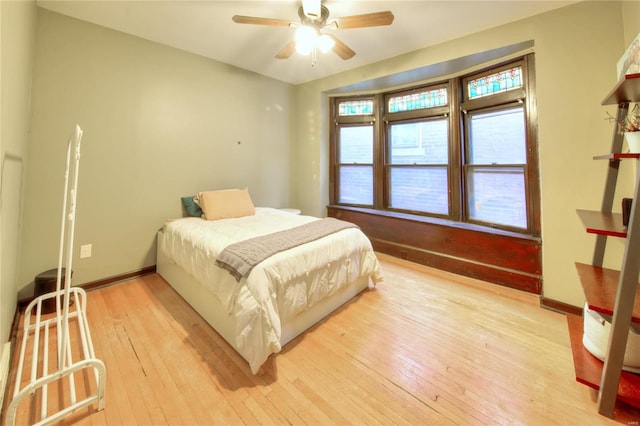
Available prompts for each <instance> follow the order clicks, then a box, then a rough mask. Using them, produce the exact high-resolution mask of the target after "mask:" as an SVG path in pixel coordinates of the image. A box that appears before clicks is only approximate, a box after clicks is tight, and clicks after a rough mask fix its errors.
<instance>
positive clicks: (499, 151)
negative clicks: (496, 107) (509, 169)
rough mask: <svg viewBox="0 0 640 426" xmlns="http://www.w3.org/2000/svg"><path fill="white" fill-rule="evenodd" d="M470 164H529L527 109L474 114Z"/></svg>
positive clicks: (517, 108)
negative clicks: (525, 114) (526, 136)
mask: <svg viewBox="0 0 640 426" xmlns="http://www.w3.org/2000/svg"><path fill="white" fill-rule="evenodd" d="M469 127H470V132H469V135H470V142H469V164H526V162H527V148H526V146H527V143H526V138H525V116H524V108H522V107H515V108H509V109H504V110H500V111H493V112H487V113H480V114H473V115H471V118H470V120H469Z"/></svg>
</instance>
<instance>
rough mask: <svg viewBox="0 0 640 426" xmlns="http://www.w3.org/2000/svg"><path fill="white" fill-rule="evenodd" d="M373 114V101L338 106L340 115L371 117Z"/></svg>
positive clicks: (343, 103)
mask: <svg viewBox="0 0 640 426" xmlns="http://www.w3.org/2000/svg"><path fill="white" fill-rule="evenodd" d="M371 114H373V101H372V100H364V101H344V102H340V103H339V104H338V115H343V116H344V115H346V116H348V115H371Z"/></svg>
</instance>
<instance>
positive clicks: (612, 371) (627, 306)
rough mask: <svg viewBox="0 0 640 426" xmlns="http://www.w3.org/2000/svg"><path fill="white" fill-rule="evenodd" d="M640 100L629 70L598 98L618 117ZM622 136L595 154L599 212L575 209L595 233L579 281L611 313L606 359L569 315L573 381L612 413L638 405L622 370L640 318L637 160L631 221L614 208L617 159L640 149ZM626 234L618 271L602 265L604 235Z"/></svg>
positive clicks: (593, 305) (633, 384)
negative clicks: (600, 177) (604, 163)
mask: <svg viewBox="0 0 640 426" xmlns="http://www.w3.org/2000/svg"><path fill="white" fill-rule="evenodd" d="M637 101H640V74H633V75H627V76H626V77H625V78H623V79H622V80H621V81H619V82H618V83H617V84H616V86H615V87H614V88H613V90H612V91H611V92H610V93H609V94H608V95H607V96H606V97H605V99H604V100H603V101H602V104H603V105H614V104H616V105H618V111H617V117H616V118H617V120H619V121H621V120H622V119H624V117H626V115H627V113H628V110H629V103H630V102H637ZM622 140H623V135H621V134H619V133H618V132H617V128H616V129H615V130H614V134H613V138H612V144H611V150H610V153H609V154H605V155H599V156H596V157H594V159H595V160H608V170H607V178H606V182H605V190H604V196H603V200H602V205H601V208H600V210H599V211H589V210H578V211H577V213H578V216H579V217H580V220H581V221H582V223H583V225H584V226H585V228H586V231H587V232H588V233H592V234H596V235H597V239H596V244H595V248H594V254H593V260H592V264H591V265H586V264H583V263H576V269H577V271H578V275H579V277H580V282H581V284H582V287H583V289H584V293H585V297H586V300H587V305H588V307H589V308H590V309H592V310H594V311H596V312H599V313H601V314H605V315H610V316H611V318H612V322H611V328H610V336H609V343H608V348H607V354H606V356H605V362H602V361H600V360H599V359H598V358H596V357H595V356H593V355H591V354H590V353H589V352H588V351H587V350H586V349H585V348H584V346H583V344H582V335H583V323H582V321H583V319H582V318H580V317H575V316H573V315H568V316H567V322H568V326H569V333H570V337H571V349H572V352H573V358H574V366H575V372H576V380H577V381H578V382H580V383H583V384H585V385H587V386H589V387H591V388H593V389H596V390H598V412H599V413H600V414H602V415H605V416H607V417H610V418H612V417H613V416H614V411H615V407H616V404H617V403H619V402H624V403H627V404H630V405H631V406H633V407H640V375H638V374H633V373H629V372H626V371H623V370H622V366H623V359H624V353H625V350H626V345H627V337H628V333H629V326H630V324H631V322H636V323H640V303H639V302H640V300H639V299H640V292H639V291H638V285H639V284H638V274H639V272H640V208H637V204H638V203H637V201H638V200H640V165H638V164H636V169H637V173H636V181H635V187H634V195H633V200H634V202H633V203H632V207H631V212H630V216H629V226H628V227H624V226H623V225H622V215H621V214H619V213H612V207H613V203H614V195H615V188H616V184H617V179H618V167H619V163H620V161H623V160H636V161H637V160H638V159H640V154H630V153H621V151H622ZM608 237H618V238H625V248H624V257H623V259H622V262H621V268H620V270H619V271H616V270H612V269H607V268H603V267H602V263H603V259H604V251H605V248H606V239H607V238H608Z"/></svg>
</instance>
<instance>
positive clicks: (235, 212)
mask: <svg viewBox="0 0 640 426" xmlns="http://www.w3.org/2000/svg"><path fill="white" fill-rule="evenodd" d="M194 200H195V202H196V203H198V205H199V206H200V208H201V209H202V211H203V212H204V218H205V219H206V220H218V219H228V218H232V217H242V216H251V215H254V214H255V213H256V209H255V207H254V206H253V202H252V201H251V196H250V195H249V189H248V188H245V189H223V190H220V191H206V192H200V193H198V195H196V197H195V199H194Z"/></svg>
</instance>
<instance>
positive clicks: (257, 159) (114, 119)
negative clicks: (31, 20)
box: [20, 9, 293, 286]
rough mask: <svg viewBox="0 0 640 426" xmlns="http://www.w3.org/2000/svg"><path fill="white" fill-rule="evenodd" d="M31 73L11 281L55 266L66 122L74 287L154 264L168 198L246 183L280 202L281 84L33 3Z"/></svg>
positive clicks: (286, 126) (174, 201) (285, 143)
mask: <svg viewBox="0 0 640 426" xmlns="http://www.w3.org/2000/svg"><path fill="white" fill-rule="evenodd" d="M33 74H34V80H33V97H32V99H33V101H32V102H33V104H32V123H31V124H32V126H31V138H30V141H29V150H28V159H29V161H28V167H27V179H26V192H25V202H24V206H25V208H24V214H23V221H24V228H23V233H22V267H21V271H20V272H21V273H20V285H21V286H24V285H27V284H28V283H30V282H31V281H32V280H33V277H34V276H35V274H37V273H38V272H41V271H44V270H47V269H49V268H53V267H55V266H56V265H57V254H58V245H59V232H60V215H61V205H62V204H61V203H62V188H63V172H64V164H65V162H64V160H65V157H64V156H65V152H66V143H67V139H68V136H69V135H70V133H71V130H72V128H73V126H74V124H76V123H77V124H79V125H80V126H81V127H82V128H83V130H84V137H83V141H82V156H81V162H80V178H79V188H78V203H77V204H78V206H77V217H76V230H75V245H76V249H75V250H74V252H75V256H74V260H73V271H74V274H73V278H74V284H76V285H78V284H83V283H87V282H91V281H95V280H99V279H103V278H106V277H111V276H116V275H120V274H123V273H127V272H130V271H136V270H139V269H140V268H143V267H145V266H150V265H154V264H155V261H156V244H155V238H156V232H157V230H158V229H160V227H161V226H162V224H163V223H164V221H165V220H167V219H171V218H175V217H180V216H181V214H182V213H181V205H180V197H181V196H186V195H193V194H195V193H196V192H198V191H205V190H213V189H222V188H244V187H248V188H249V191H250V193H251V196H252V198H253V201H254V203H255V204H256V205H258V206H272V207H287V206H288V205H289V181H290V170H289V167H290V161H291V159H290V154H289V146H290V140H291V135H290V133H291V130H290V123H291V121H292V119H291V114H292V111H293V86H291V85H288V84H285V83H282V82H279V81H276V80H273V79H270V78H266V77H262V76H260V75H258V74H255V73H251V72H248V71H243V70H241V69H238V68H234V67H232V66H229V65H226V64H223V63H220V62H216V61H212V60H210V59H207V58H204V57H201V56H197V55H194V54H190V53H186V52H184V51H180V50H177V49H174V48H170V47H167V46H164V45H160V44H157V43H152V42H149V41H146V40H143V39H141V38H137V37H133V36H130V35H127V34H124V33H120V32H117V31H113V30H110V29H106V28H104V27H100V26H97V25H94V24H90V23H86V22H83V21H80V20H76V19H73V18H69V17H66V16H63V15H60V14H57V13H54V12H50V11H47V10H45V9H38V20H37V43H36V61H35V67H34V73H33ZM84 244H91V245H92V257H90V258H84V259H80V258H79V247H80V245H84Z"/></svg>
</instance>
